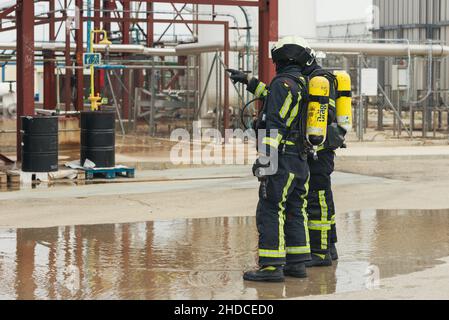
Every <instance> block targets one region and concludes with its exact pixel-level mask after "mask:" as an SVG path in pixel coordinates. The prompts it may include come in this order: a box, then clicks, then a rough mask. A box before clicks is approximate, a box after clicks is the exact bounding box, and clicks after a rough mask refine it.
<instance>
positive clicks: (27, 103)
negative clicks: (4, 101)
mask: <svg viewBox="0 0 449 320" xmlns="http://www.w3.org/2000/svg"><path fill="white" fill-rule="evenodd" d="M16 16H17V21H16V23H17V34H16V37H17V71H16V72H17V73H16V76H17V143H16V147H17V148H16V151H17V160H18V161H21V160H22V159H21V158H22V143H21V134H20V130H21V129H22V126H21V119H20V117H21V116H32V115H34V2H33V1H28V0H17V9H16Z"/></svg>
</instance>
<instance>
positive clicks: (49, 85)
mask: <svg viewBox="0 0 449 320" xmlns="http://www.w3.org/2000/svg"><path fill="white" fill-rule="evenodd" d="M48 3H49V14H48V18H49V32H48V38H49V40H50V42H52V41H55V40H56V37H55V0H48ZM43 55H44V59H45V61H44V109H55V108H56V90H55V88H56V76H55V62H54V61H52V60H54V59H55V53H54V51H46V52H44V53H43Z"/></svg>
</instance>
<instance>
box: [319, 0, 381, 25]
mask: <svg viewBox="0 0 449 320" xmlns="http://www.w3.org/2000/svg"><path fill="white" fill-rule="evenodd" d="M316 2H317V21H318V22H328V21H333V20H352V19H363V18H364V17H366V12H367V10H368V9H369V7H370V6H371V5H372V3H373V1H372V0H338V1H337V0H316Z"/></svg>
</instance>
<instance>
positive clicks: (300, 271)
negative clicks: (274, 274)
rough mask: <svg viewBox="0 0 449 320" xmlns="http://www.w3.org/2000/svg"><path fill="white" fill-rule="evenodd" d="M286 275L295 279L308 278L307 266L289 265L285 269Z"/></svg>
mask: <svg viewBox="0 0 449 320" xmlns="http://www.w3.org/2000/svg"><path fill="white" fill-rule="evenodd" d="M284 275H285V276H287V277H293V278H307V271H306V264H305V263H304V262H300V263H287V265H286V266H285V267H284Z"/></svg>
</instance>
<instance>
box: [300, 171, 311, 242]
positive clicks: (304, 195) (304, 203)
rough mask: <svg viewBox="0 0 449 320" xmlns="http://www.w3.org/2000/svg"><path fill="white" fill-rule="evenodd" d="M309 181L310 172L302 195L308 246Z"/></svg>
mask: <svg viewBox="0 0 449 320" xmlns="http://www.w3.org/2000/svg"><path fill="white" fill-rule="evenodd" d="M309 181H310V173H309V175H308V177H307V181H306V184H305V185H304V188H305V189H306V192H305V193H304V194H303V195H301V200H302V201H303V202H302V208H301V212H302V216H303V218H304V231H305V233H306V244H307V246H310V235H309V229H308V222H309V216H308V215H307V204H308V201H307V196H308V195H309Z"/></svg>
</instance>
